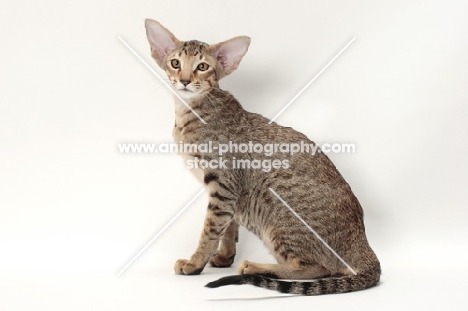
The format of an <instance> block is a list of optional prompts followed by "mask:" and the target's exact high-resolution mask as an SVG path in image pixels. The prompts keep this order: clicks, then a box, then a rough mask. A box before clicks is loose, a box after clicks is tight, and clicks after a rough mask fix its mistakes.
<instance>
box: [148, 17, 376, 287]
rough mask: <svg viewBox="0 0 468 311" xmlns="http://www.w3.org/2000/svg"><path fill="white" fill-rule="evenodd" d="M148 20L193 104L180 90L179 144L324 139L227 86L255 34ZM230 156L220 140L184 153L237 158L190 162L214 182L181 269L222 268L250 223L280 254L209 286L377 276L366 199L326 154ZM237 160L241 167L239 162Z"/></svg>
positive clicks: (353, 281)
mask: <svg viewBox="0 0 468 311" xmlns="http://www.w3.org/2000/svg"><path fill="white" fill-rule="evenodd" d="M145 28H146V34H147V38H148V42H149V45H150V51H151V56H152V58H154V60H155V61H156V63H157V64H158V65H159V66H160V67H161V68H162V69H163V70H164V71H165V72H166V74H167V76H168V78H169V80H170V82H171V85H172V88H173V89H174V90H175V92H176V93H177V94H178V95H179V96H180V98H182V99H183V100H184V101H185V103H186V104H187V105H188V106H190V108H191V109H190V108H188V107H187V106H186V105H185V104H184V103H183V102H182V101H181V99H180V98H178V97H177V96H175V124H174V129H173V138H174V141H175V142H176V143H177V144H179V143H184V144H207V143H208V142H211V143H212V144H213V145H218V146H220V145H222V144H226V145H229V144H230V146H231V147H233V146H235V145H236V146H238V147H240V145H241V144H244V145H247V143H250V144H251V145H253V144H254V143H255V144H260V145H264V146H266V145H267V144H271V145H276V146H280V145H281V144H283V146H284V144H286V145H287V144H300V143H302V144H309V145H310V146H312V147H314V146H315V147H318V146H317V145H316V144H315V143H314V142H312V141H310V140H309V139H308V138H307V137H306V136H305V135H304V134H301V133H299V132H297V131H295V130H293V129H292V128H290V127H283V126H280V125H278V124H277V123H276V122H272V123H271V124H269V120H268V119H267V118H265V117H263V116H261V115H259V114H256V113H251V112H247V111H246V110H244V109H243V108H242V106H241V105H240V104H239V102H238V101H237V100H236V99H235V98H234V97H233V96H232V95H231V94H230V93H229V92H227V91H224V90H222V89H220V88H219V80H220V79H221V78H223V77H225V76H227V75H229V74H230V73H232V72H233V71H234V70H235V69H237V67H238V65H239V63H240V61H241V59H242V58H243V57H244V55H245V54H246V52H247V50H248V48H249V45H250V38H249V37H246V36H239V37H234V38H232V39H230V40H227V41H224V42H220V43H217V44H213V45H208V44H206V43H203V42H200V41H196V40H192V41H185V42H184V41H180V40H178V39H177V38H176V37H175V36H174V35H173V34H172V33H171V32H170V31H169V30H168V29H166V28H165V27H164V26H162V25H161V24H160V23H159V22H157V21H155V20H151V19H147V20H146V21H145ZM193 112H196V114H197V115H196V114H194V113H193ZM205 123H206V124H205ZM318 150H319V151H320V149H319V148H318ZM222 156H223V158H221V157H220V154H219V150H214V149H213V150H210V151H207V152H199V151H193V150H192V152H189V153H187V154H183V157H184V158H185V160H186V161H187V163H188V162H189V161H192V162H191V163H194V162H193V161H198V163H201V161H205V164H206V163H211V164H216V163H217V164H219V163H220V162H222V161H227V160H229V161H228V163H230V164H233V165H223V167H222V168H220V167H216V165H214V167H211V166H209V165H205V166H203V167H202V166H201V165H200V166H199V167H197V168H196V169H193V170H192V171H193V173H194V175H195V176H196V178H197V179H198V180H199V181H200V182H202V183H203V184H204V187H205V188H206V189H207V190H208V192H209V203H208V207H207V213H206V217H205V222H204V227H203V230H202V234H201V237H200V241H199V244H198V247H197V249H196V251H195V253H194V254H193V255H192V256H191V258H190V259H180V260H177V261H176V263H175V266H174V270H175V272H176V273H177V274H183V275H194V274H200V273H201V272H202V270H203V269H204V267H205V265H206V264H207V263H208V262H209V263H210V264H211V265H212V266H214V267H229V266H231V265H232V263H233V262H234V257H235V255H236V243H237V241H238V229H239V225H242V226H245V227H246V228H247V229H248V230H250V231H251V232H253V233H254V234H256V235H257V236H258V237H259V238H260V239H261V240H262V241H263V242H264V244H265V245H266V247H267V248H268V249H269V250H270V252H271V253H272V254H273V256H274V257H275V258H276V260H277V262H278V263H277V264H262V263H255V262H250V261H243V262H242V263H241V264H240V265H239V266H238V269H237V272H238V275H233V276H227V277H224V278H221V279H219V280H217V281H213V282H210V283H208V284H206V286H207V287H211V288H213V287H219V286H224V285H231V284H233V285H234V284H251V285H254V286H258V287H263V288H267V289H271V290H277V291H279V292H282V293H292V294H299V295H320V294H332V293H344V292H351V291H357V290H362V289H366V288H369V287H372V286H375V285H376V284H377V283H378V282H379V280H380V274H381V270H380V263H379V260H378V259H377V257H376V255H375V253H374V252H373V250H372V249H371V248H370V246H369V244H368V242H367V238H366V234H365V229H364V223H363V211H362V208H361V205H360V203H359V202H358V200H357V198H356V197H355V196H354V194H353V192H352V191H351V188H350V186H349V185H348V184H347V183H346V181H345V180H344V179H343V177H342V176H341V174H340V173H339V172H338V170H337V169H336V168H335V166H334V165H333V163H332V162H331V160H330V159H329V158H328V157H327V156H326V155H325V154H324V153H321V152H316V153H314V154H311V153H310V152H298V153H294V154H291V153H287V152H276V153H274V154H273V155H270V156H268V155H266V154H265V153H257V152H253V151H252V150H250V152H241V150H239V149H238V148H237V149H236V148H234V147H233V148H232V150H229V151H227V152H226V153H224V154H223V155H222ZM223 159H224V160H223ZM273 159H274V160H278V161H279V162H276V164H277V165H276V166H275V167H274V168H272V167H271V166H270V169H265V166H260V167H258V165H259V164H260V163H261V164H263V163H268V161H274V160H273ZM239 160H240V161H243V162H241V163H243V165H241V166H242V167H234V165H235V164H236V163H237V164H238V163H239V162H238V161H239ZM210 161H211V162H210ZM255 161H257V162H255ZM253 163H256V165H257V167H255V168H254V167H253ZM273 163H274V162H273ZM246 164H249V165H251V166H250V167H249V166H248V165H246ZM270 164H271V163H270ZM266 166H267V167H268V165H266ZM270 189H271V190H273V191H274V192H275V193H277V194H278V196H279V197H280V198H281V199H282V200H284V201H285V202H286V203H287V204H288V205H289V206H290V207H291V208H292V209H293V210H294V211H295V212H296V213H297V215H298V216H299V217H300V218H301V219H303V220H304V221H305V222H306V223H307V224H308V225H309V226H310V227H311V228H313V230H315V231H316V233H317V234H318V235H319V236H320V237H321V238H322V239H323V240H324V241H326V243H327V244H328V245H329V246H330V247H331V248H332V249H333V250H334V251H335V252H336V253H337V254H339V256H340V257H341V258H342V261H340V260H339V258H338V257H337V256H335V255H334V254H333V253H332V252H331V251H330V249H327V248H326V247H325V245H324V244H323V243H322V242H321V241H320V240H319V239H318V238H317V236H315V235H314V234H312V232H311V231H310V230H309V229H308V228H307V227H306V226H305V225H304V223H302V222H301V220H300V219H299V218H298V217H295V216H294V215H293V214H292V212H291V211H290V210H289V209H288V208H287V207H286V206H285V204H284V203H283V202H281V201H280V199H279V198H278V197H277V196H275V194H274V193H273V191H271V190H270ZM344 263H347V264H348V266H345V265H344ZM350 268H351V269H350ZM288 280H293V281H288ZM300 280H308V281H300Z"/></svg>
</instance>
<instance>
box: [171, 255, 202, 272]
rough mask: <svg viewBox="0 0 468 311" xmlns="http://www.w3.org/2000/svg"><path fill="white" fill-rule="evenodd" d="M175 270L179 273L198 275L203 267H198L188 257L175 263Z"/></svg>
mask: <svg viewBox="0 0 468 311" xmlns="http://www.w3.org/2000/svg"><path fill="white" fill-rule="evenodd" d="M174 271H175V273H177V274H185V275H196V274H200V273H201V272H202V271H203V267H201V268H200V267H197V266H195V265H194V264H192V263H191V262H190V261H189V260H187V259H179V260H177V261H176V263H175V265H174Z"/></svg>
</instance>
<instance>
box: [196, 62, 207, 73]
mask: <svg viewBox="0 0 468 311" xmlns="http://www.w3.org/2000/svg"><path fill="white" fill-rule="evenodd" d="M208 67H210V66H209V65H208V64H207V63H200V64H198V66H197V69H198V70H200V71H205V70H207V69H208Z"/></svg>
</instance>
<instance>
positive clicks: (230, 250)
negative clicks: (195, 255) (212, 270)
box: [210, 220, 239, 268]
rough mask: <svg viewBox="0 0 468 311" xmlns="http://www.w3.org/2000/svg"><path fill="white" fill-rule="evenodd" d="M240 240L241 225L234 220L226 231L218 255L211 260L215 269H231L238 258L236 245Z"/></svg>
mask: <svg viewBox="0 0 468 311" xmlns="http://www.w3.org/2000/svg"><path fill="white" fill-rule="evenodd" d="M238 239H239V224H238V223H237V222H236V221H235V220H233V221H232V222H231V224H230V225H229V227H228V228H227V229H226V232H225V233H224V236H223V238H222V239H221V241H220V243H219V249H218V253H217V254H216V255H215V256H214V257H213V258H211V260H210V264H211V265H212V266H213V267H219V268H224V267H230V266H231V265H232V263H233V262H234V257H235V256H236V243H237V241H238Z"/></svg>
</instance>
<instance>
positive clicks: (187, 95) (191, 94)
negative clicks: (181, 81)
mask: <svg viewBox="0 0 468 311" xmlns="http://www.w3.org/2000/svg"><path fill="white" fill-rule="evenodd" d="M177 94H179V96H180V97H182V98H186V99H190V98H194V97H197V96H198V95H199V94H198V93H194V92H191V91H181V90H179V91H177Z"/></svg>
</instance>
